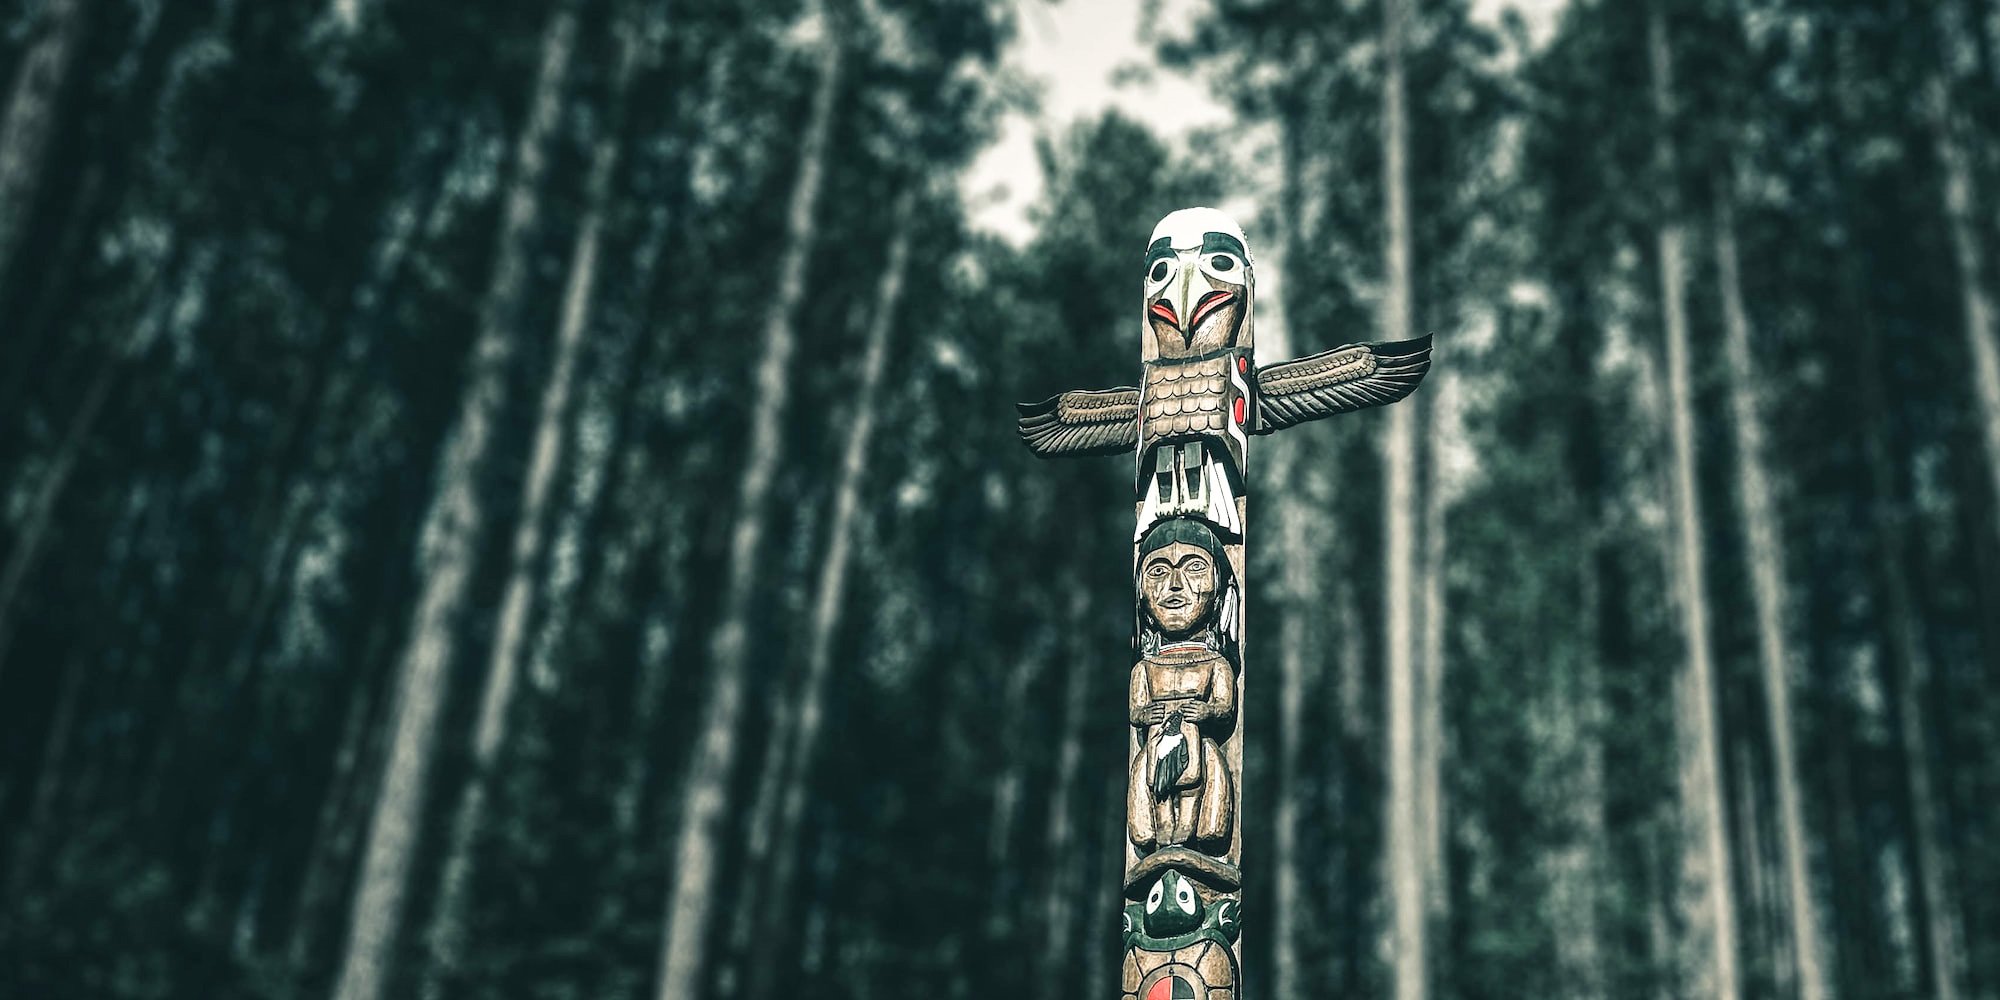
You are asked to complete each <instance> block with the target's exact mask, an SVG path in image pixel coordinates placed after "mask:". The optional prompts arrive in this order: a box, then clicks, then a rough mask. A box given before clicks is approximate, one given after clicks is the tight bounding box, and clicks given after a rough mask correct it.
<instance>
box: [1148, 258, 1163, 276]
mask: <svg viewBox="0 0 2000 1000" xmlns="http://www.w3.org/2000/svg"><path fill="white" fill-rule="evenodd" d="M1146 276H1147V277H1148V278H1151V279H1152V280H1154V281H1165V280H1167V262H1166V261H1164V260H1156V261H1154V262H1153V269H1152V270H1151V271H1149V272H1147V275H1146Z"/></svg>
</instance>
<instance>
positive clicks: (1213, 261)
mask: <svg viewBox="0 0 2000 1000" xmlns="http://www.w3.org/2000/svg"><path fill="white" fill-rule="evenodd" d="M1208 266H1210V267H1212V268H1215V269H1216V270H1218V271H1234V270H1236V259H1235V258H1233V257H1230V256H1229V255H1227V254H1216V255H1215V256H1213V257H1210V258H1209V259H1208Z"/></svg>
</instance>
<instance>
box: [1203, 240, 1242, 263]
mask: <svg viewBox="0 0 2000 1000" xmlns="http://www.w3.org/2000/svg"><path fill="white" fill-rule="evenodd" d="M1218 250H1226V251H1228V252H1230V253H1233V254H1235V255H1236V256H1237V257H1238V258H1240V259H1242V260H1245V261H1248V260H1249V259H1250V252H1249V251H1248V250H1245V249H1243V241H1241V240H1239V239H1237V238H1236V237H1234V236H1231V235H1229V234H1228V233H1203V234H1201V252H1202V253H1215V252H1216V251H1218Z"/></svg>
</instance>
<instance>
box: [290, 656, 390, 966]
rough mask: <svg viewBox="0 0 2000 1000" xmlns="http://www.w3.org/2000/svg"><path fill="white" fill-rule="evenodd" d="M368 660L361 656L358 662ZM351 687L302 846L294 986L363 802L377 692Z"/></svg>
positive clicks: (292, 936)
mask: <svg viewBox="0 0 2000 1000" xmlns="http://www.w3.org/2000/svg"><path fill="white" fill-rule="evenodd" d="M382 631H383V630H382V626H380V625H377V626H376V628H375V634H376V635H377V636H380V635H382ZM364 648H365V647H364ZM372 659H373V658H372V657H367V656H364V657H362V662H370V661H371V660H372ZM353 688H354V690H353V691H352V692H351V693H350V694H349V695H348V703H347V718H346V719H345V720H344V721H343V722H342V723H341V727H340V742H339V744H338V747H337V749H336V750H335V751H334V759H333V775H332V777H331V778H330V779H329V780H328V781H327V789H326V795H325V797H324V798H323V799H321V801H320V808H319V814H318V816H317V818H316V819H315V820H314V822H313V834H312V841H311V843H310V844H309V845H308V846H307V848H306V853H305V859H306V861H305V875H304V876H303V877H302V878H301V880H300V883H299V895H298V900H297V903H296V904H295V905H294V906H293V908H292V918H291V931H290V934H289V936H288V937H287V938H286V943H285V959H284V960H285V965H286V967H287V972H288V975H289V977H290V980H291V982H292V983H293V985H294V986H295V987H296V986H297V985H298V984H300V983H302V982H304V981H305V976H306V971H307V968H308V966H309V965H310V963H311V962H312V956H313V950H314V944H315V941H314V938H315V934H314V928H315V927H316V926H317V924H318V922H319V912H320V910H321V909H322V908H324V907H325V906H326V905H327V903H328V902H329V901H330V897H331V896H332V894H333V890H334V886H335V885H336V884H337V882H338V874H337V872H338V869H339V867H340V862H341V861H342V860H343V859H345V858H346V857H347V855H348V852H349V849H350V848H351V846H352V843H351V842H352V840H353V830H352V823H351V822H350V816H351V815H352V814H354V813H357V812H359V811H360V806H361V804H362V803H361V802H360V799H361V795H360V794H359V793H360V785H361V782H360V780H359V776H360V773H361V761H362V758H363V756H364V755H365V754H366V753H367V752H368V749H369V746H368V745H369V742H370V741H369V736H370V734H371V732H372V731H373V730H374V729H375V726H374V725H373V724H372V723H374V721H375V718H374V716H375V713H374V712H373V711H371V710H370V707H371V705H372V704H373V702H374V700H375V693H376V692H375V687H374V685H372V684H366V683H356V684H354V685H353Z"/></svg>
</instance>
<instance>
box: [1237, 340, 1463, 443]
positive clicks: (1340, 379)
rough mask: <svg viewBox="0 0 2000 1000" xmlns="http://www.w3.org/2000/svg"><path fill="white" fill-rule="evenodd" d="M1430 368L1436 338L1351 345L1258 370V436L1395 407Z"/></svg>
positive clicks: (1422, 378) (1413, 389)
mask: <svg viewBox="0 0 2000 1000" xmlns="http://www.w3.org/2000/svg"><path fill="white" fill-rule="evenodd" d="M1430 370H1431V338H1430V336H1429V335H1428V334H1426V335H1424V336H1422V337H1418V338H1417V339H1415V340H1398V341H1394V342H1384V343H1375V344H1349V345H1348V346H1346V347H1336V348H1334V349H1333V350H1331V351H1323V352H1321V353H1319V354H1315V355H1312V356H1311V357H1305V358H1299V359H1298V360H1296V361H1283V362H1280V363H1278V364H1275V365H1265V366H1264V367H1262V368H1259V369H1257V433H1259V434H1269V433H1271V432H1272V431H1275V430H1280V429H1282V428H1286V427H1290V426H1292V425H1293V424H1302V423H1305V422H1306V421H1308V420H1318V419H1319V418H1321V417H1330V416H1333V415H1334V414H1336V413H1346V412H1348V411H1349V410H1360V409H1365V408H1367V407H1370V406H1381V405H1383V404H1384V403H1393V402H1395V401H1396V400H1399V399H1402V398H1403V397H1404V396H1407V395H1409V394H1410V393H1411V392H1413V391H1415V390H1416V388H1417V383H1419V382H1422V381H1423V380H1424V373H1425V372H1428V371H1430Z"/></svg>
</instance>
